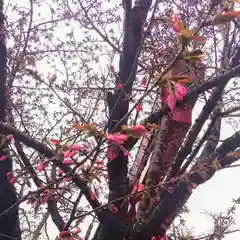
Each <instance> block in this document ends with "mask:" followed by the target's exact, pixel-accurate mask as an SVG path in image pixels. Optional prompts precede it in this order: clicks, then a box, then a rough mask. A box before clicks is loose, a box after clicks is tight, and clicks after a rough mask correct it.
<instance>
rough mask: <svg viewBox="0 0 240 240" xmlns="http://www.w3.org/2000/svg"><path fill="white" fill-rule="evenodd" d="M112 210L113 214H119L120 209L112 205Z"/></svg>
mask: <svg viewBox="0 0 240 240" xmlns="http://www.w3.org/2000/svg"><path fill="white" fill-rule="evenodd" d="M110 208H111V212H112V213H117V212H118V209H117V208H116V207H115V206H114V205H111V207H110Z"/></svg>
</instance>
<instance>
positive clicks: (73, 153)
mask: <svg viewBox="0 0 240 240" xmlns="http://www.w3.org/2000/svg"><path fill="white" fill-rule="evenodd" d="M76 153H77V152H75V151H67V152H64V153H63V156H64V158H71V157H73V156H74V155H75V154H76Z"/></svg>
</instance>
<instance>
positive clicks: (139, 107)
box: [136, 104, 143, 112]
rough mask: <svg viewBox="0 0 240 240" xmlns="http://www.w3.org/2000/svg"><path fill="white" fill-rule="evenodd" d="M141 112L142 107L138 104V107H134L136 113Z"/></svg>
mask: <svg viewBox="0 0 240 240" xmlns="http://www.w3.org/2000/svg"><path fill="white" fill-rule="evenodd" d="M142 110H143V107H142V105H141V104H138V105H137V106H136V111H137V112H140V111H142Z"/></svg>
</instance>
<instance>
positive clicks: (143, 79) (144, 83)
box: [141, 77, 147, 87]
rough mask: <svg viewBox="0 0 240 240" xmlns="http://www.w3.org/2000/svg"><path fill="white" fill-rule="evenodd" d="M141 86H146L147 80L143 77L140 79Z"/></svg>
mask: <svg viewBox="0 0 240 240" xmlns="http://www.w3.org/2000/svg"><path fill="white" fill-rule="evenodd" d="M141 85H142V86H144V87H145V86H146V85H147V79H146V78H145V77H143V78H142V80H141Z"/></svg>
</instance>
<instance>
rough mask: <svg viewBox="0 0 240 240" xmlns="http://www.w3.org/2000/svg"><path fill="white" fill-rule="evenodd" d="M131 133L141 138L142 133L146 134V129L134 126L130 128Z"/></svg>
mask: <svg viewBox="0 0 240 240" xmlns="http://www.w3.org/2000/svg"><path fill="white" fill-rule="evenodd" d="M131 131H132V133H133V134H134V135H138V136H142V135H143V134H144V133H146V132H147V129H146V128H145V127H144V126H142V125H136V126H133V127H131Z"/></svg>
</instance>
